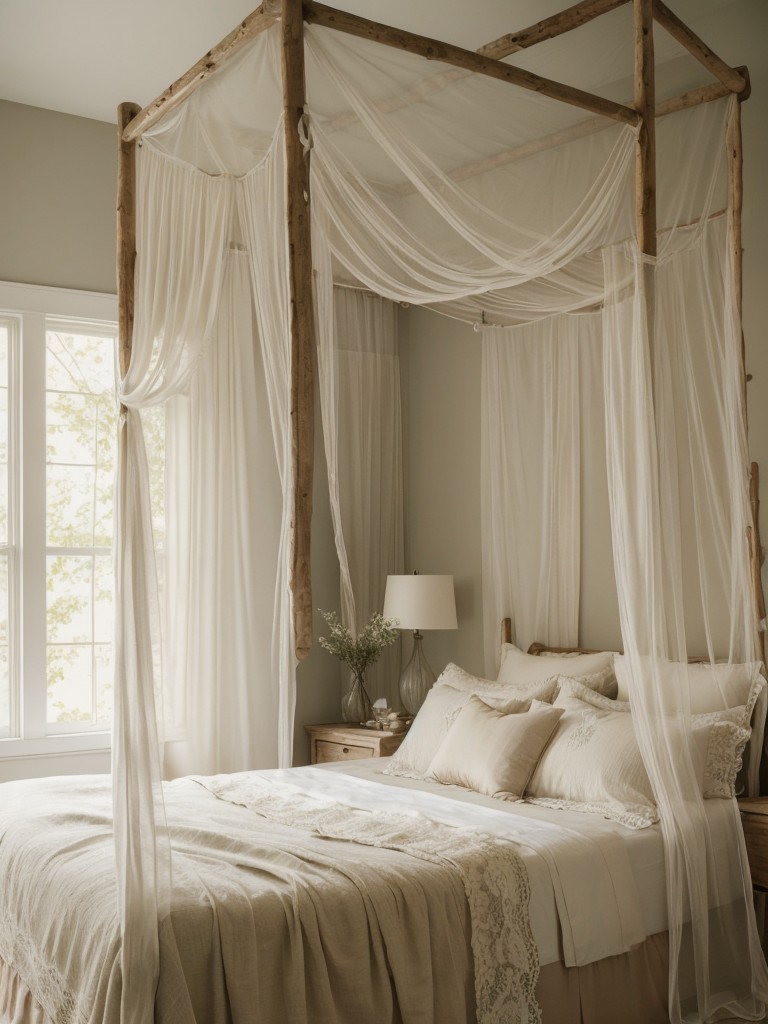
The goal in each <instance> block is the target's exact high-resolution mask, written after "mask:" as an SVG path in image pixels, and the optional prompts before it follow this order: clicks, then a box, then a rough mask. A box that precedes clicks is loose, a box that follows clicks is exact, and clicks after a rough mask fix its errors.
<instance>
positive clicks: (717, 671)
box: [569, 655, 763, 727]
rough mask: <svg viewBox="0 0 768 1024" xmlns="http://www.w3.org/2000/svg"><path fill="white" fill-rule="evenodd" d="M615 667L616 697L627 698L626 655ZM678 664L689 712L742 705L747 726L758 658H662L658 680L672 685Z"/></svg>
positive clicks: (757, 679) (754, 694)
mask: <svg viewBox="0 0 768 1024" xmlns="http://www.w3.org/2000/svg"><path fill="white" fill-rule="evenodd" d="M615 666H616V678H617V681H618V696H619V698H620V699H621V700H629V695H630V687H631V679H630V675H629V665H628V661H627V658H626V657H625V656H624V655H619V656H617V657H616V661H615ZM681 667H682V668H684V669H685V671H686V672H687V674H688V682H689V692H690V700H691V713H692V714H708V713H709V712H711V711H723V710H724V709H725V708H734V707H740V706H742V705H743V706H744V708H745V716H746V718H745V721H744V723H743V724H744V726H745V727H746V726H748V725H749V721H750V719H751V717H752V712H753V710H754V707H755V701H756V700H757V697H758V694H759V693H760V689H761V687H762V684H763V678H762V676H761V674H760V673H761V669H762V665H761V663H760V662H759V661H748V662H745V663H744V664H735V665H711V664H709V663H704V664H698V665H683V666H681V664H680V662H675V661H662V663H661V672H662V679H668V680H669V683H670V685H673V684H674V681H675V680H674V676H675V675H676V674H677V673H678V671H679V670H680V668H681ZM571 674H572V673H569V675H571Z"/></svg>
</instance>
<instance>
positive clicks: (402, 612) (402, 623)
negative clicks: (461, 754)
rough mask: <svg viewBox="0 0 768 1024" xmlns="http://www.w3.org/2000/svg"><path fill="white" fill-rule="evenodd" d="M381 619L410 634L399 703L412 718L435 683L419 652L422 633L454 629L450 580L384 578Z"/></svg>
mask: <svg viewBox="0 0 768 1024" xmlns="http://www.w3.org/2000/svg"><path fill="white" fill-rule="evenodd" d="M384 618H385V619H397V623H398V626H399V627H400V629H412V630H413V654H411V659H410V661H409V662H408V664H407V665H406V666H405V668H404V669H403V673H402V675H401V676H400V699H401V700H402V702H403V707H404V708H405V710H406V711H407V712H408V713H409V714H411V715H415V714H416V712H417V711H418V710H419V708H420V707H421V705H422V704H423V703H424V700H425V698H426V696H427V693H428V692H429V689H430V687H431V686H432V684H433V683H434V681H435V673H434V672H433V671H432V669H431V668H430V667H429V665H428V664H427V660H426V658H425V657H424V653H423V651H422V649H421V641H422V640H423V639H424V637H423V635H422V633H421V630H422V629H457V628H458V625H457V622H456V600H455V598H454V593H453V576H421V575H419V574H418V573H414V574H413V575H412V576H387V590H386V593H385V595H384Z"/></svg>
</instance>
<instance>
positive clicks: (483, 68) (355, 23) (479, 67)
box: [304, 0, 640, 125]
mask: <svg viewBox="0 0 768 1024" xmlns="http://www.w3.org/2000/svg"><path fill="white" fill-rule="evenodd" d="M304 18H305V20H306V21H308V22H310V23H312V24H316V25H323V26H325V27H326V28H333V29H336V30H337V31H339V32H345V33H347V34H348V35H352V36H357V37H358V38H360V39H370V40H372V41H373V42H376V43H380V44H381V45H384V46H391V47H394V48H395V49H398V50H405V51H407V52H408V53H416V54H419V55H420V56H422V57H426V58H427V60H437V61H440V62H441V63H443V64H451V65H453V66H454V67H459V68H465V69H466V70H467V71H472V72H474V73H475V74H479V75H487V76H488V77H490V78H496V79H498V80H499V81H502V82H508V83H509V84H510V85H517V86H519V87H521V88H523V89H529V90H532V91H533V92H537V93H539V94H540V95H542V96H548V97H550V99H555V100H560V101H561V102H563V103H569V104H570V105H571V106H576V107H581V108H582V109H583V110H589V111H590V112H591V113H593V114H600V115H602V116H603V117H609V118H612V119H613V120H614V121H622V122H624V123H625V124H633V125H634V124H638V123H639V119H640V118H639V115H638V113H637V111H635V110H633V109H632V108H631V107H625V106H622V104H621V103H614V102H613V100H606V99H604V98H603V97H602V96H595V95H593V94H592V93H589V92H584V91H583V90H581V89H575V88H573V87H572V86H570V85H563V84H561V83H560V82H553V81H552V80H551V79H548V78H542V77H541V75H535V74H533V73H532V72H530V71H525V70H524V69H523V68H516V67H514V66H513V65H511V64H503V63H502V62H501V61H498V60H493V59H492V58H490V57H483V56H482V55H481V54H478V53H475V52H474V50H464V49H463V48H462V47H460V46H454V45H453V44H451V43H442V42H440V41H439V40H437V39H430V38H429V37H428V36H420V35H416V34H415V33H413V32H406V31H405V30H404V29H398V28H393V27H392V26H390V25H382V24H380V23H379V22H375V21H370V20H369V19H368V18H361V17H358V16H357V15H355V14H349V13H347V12H346V11H337V10H334V8H333V7H326V6H325V5H324V4H319V3H316V2H315V0H305V3H304Z"/></svg>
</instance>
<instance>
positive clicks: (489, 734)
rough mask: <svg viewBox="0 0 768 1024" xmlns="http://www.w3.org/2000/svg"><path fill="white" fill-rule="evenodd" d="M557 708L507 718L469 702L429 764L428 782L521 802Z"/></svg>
mask: <svg viewBox="0 0 768 1024" xmlns="http://www.w3.org/2000/svg"><path fill="white" fill-rule="evenodd" d="M562 714H563V710H562V709H561V708H554V707H551V706H550V705H549V704H539V706H538V707H537V709H536V710H535V711H533V710H532V711H528V712H526V713H525V714H520V715H506V714H504V713H502V712H500V711H494V709H493V708H491V707H489V706H488V705H487V704H486V703H485V702H484V701H483V700H481V699H480V698H479V697H469V699H468V701H467V703H466V704H465V705H464V707H463V708H462V709H461V711H460V712H459V715H458V716H457V718H456V721H455V722H454V723H453V725H452V726H451V728H450V729H449V730H448V732H447V733H446V735H445V738H444V739H443V742H442V743H441V744H440V746H439V747H438V750H437V753H436V754H435V756H434V757H433V758H432V763H431V764H430V766H429V771H428V772H427V778H429V779H435V781H437V782H442V783H444V784H445V785H449V786H463V787H464V788H465V789H471V790H474V791H475V792H476V793H484V794H485V795H486V796H493V797H498V798H499V799H502V800H521V799H522V796H523V792H524V791H525V787H526V785H527V783H528V780H529V779H530V777H531V774H532V773H533V770H534V768H535V767H536V763H537V761H538V760H539V757H540V756H541V752H542V750H543V749H544V747H545V746H546V745H547V742H548V741H549V738H550V736H551V735H552V733H553V731H554V729H555V726H556V725H557V722H558V719H559V718H560V716H561V715H562Z"/></svg>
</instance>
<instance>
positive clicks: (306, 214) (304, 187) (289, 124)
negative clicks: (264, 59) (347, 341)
mask: <svg viewBox="0 0 768 1024" xmlns="http://www.w3.org/2000/svg"><path fill="white" fill-rule="evenodd" d="M282 33H283V46H282V68H283V110H284V113H285V156H286V215H287V220H288V260H289V266H288V275H289V282H290V296H291V427H292V433H293V437H292V459H293V479H294V498H293V546H292V552H291V593H292V595H293V625H294V632H295V641H296V657H297V658H299V659H302V658H305V657H306V656H307V654H309V649H310V647H311V646H312V577H311V564H310V544H311V528H312V470H313V463H314V387H313V366H312V358H313V348H314V316H313V298H312V233H311V224H310V207H309V152H308V151H305V149H304V147H303V146H302V143H301V139H300V138H299V124H300V122H301V120H302V118H303V116H304V101H305V84H304V15H303V10H302V4H301V0H283V4H282Z"/></svg>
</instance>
